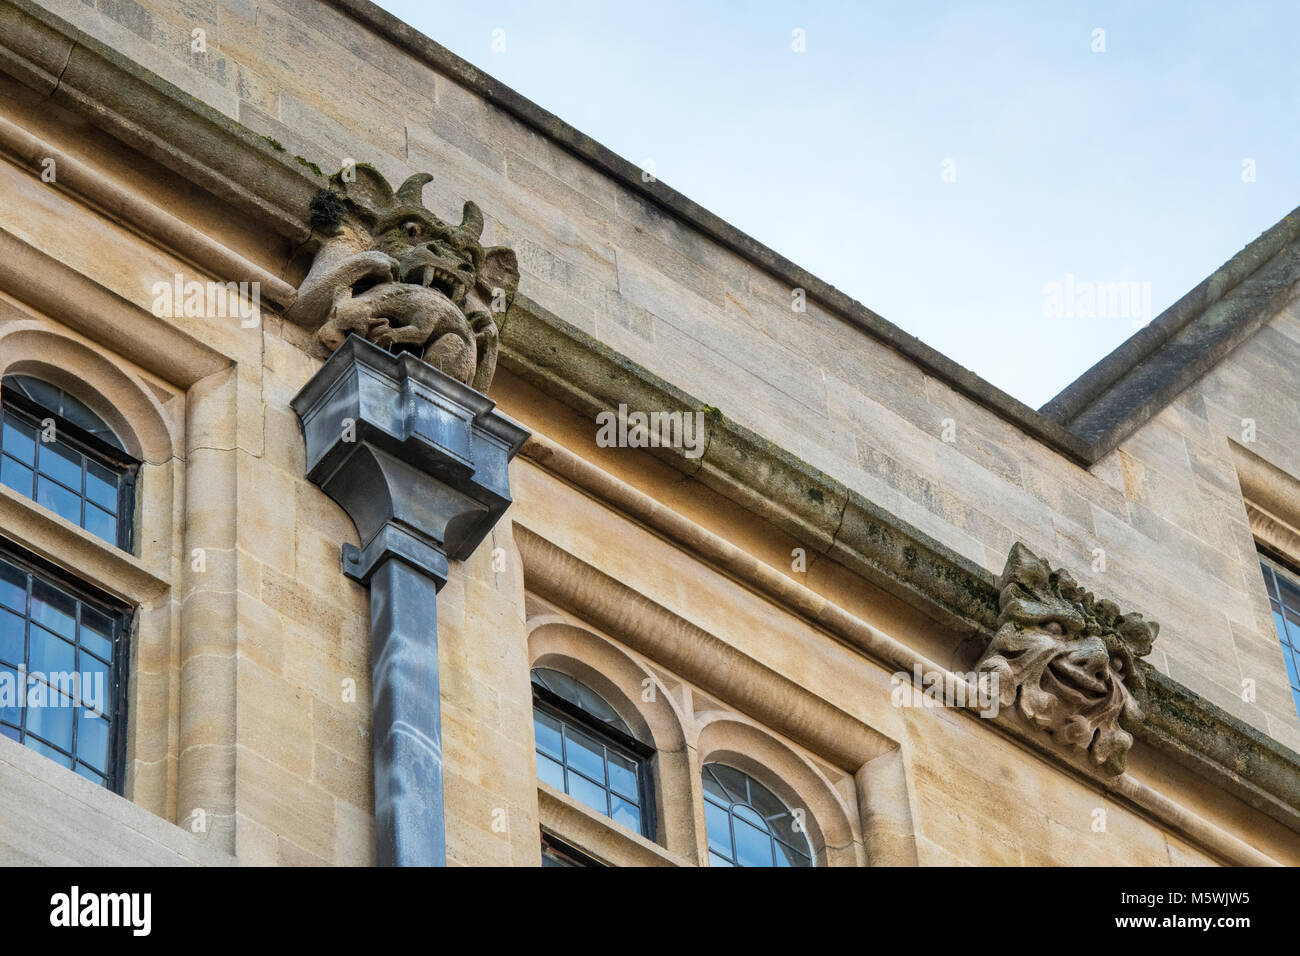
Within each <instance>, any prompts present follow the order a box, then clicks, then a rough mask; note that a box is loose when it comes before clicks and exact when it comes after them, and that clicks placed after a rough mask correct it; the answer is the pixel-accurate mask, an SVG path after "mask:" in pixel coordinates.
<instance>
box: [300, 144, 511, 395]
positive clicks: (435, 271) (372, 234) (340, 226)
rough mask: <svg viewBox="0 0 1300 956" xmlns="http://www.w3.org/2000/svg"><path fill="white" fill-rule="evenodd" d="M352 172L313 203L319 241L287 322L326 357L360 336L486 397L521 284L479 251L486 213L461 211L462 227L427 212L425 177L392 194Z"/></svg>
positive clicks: (468, 206)
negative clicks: (501, 319)
mask: <svg viewBox="0 0 1300 956" xmlns="http://www.w3.org/2000/svg"><path fill="white" fill-rule="evenodd" d="M353 172H354V173H355V175H354V176H353V177H351V178H344V177H343V175H342V173H339V174H336V175H335V176H333V177H331V179H330V185H331V188H330V189H329V190H322V191H321V192H320V193H318V194H317V197H316V200H314V201H313V203H312V226H313V228H314V230H315V232H314V233H313V235H319V236H320V237H321V241H320V245H319V247H318V248H317V251H316V254H315V258H314V259H313V261H312V265H311V269H310V271H309V272H308V274H307V277H306V278H305V279H304V280H303V282H302V284H301V286H300V287H299V289H298V298H297V300H296V301H295V303H294V305H293V306H292V307H291V308H290V309H289V310H288V311H287V312H286V317H287V318H289V319H290V320H291V321H293V322H296V323H299V324H301V325H305V326H307V327H309V328H311V329H314V330H315V331H316V340H317V341H318V342H319V343H320V344H321V345H322V346H323V347H324V348H325V349H327V350H330V351H332V350H334V349H336V348H338V347H339V346H340V345H342V344H343V341H344V339H346V338H347V336H348V335H351V334H356V335H360V336H362V337H363V338H366V339H369V340H370V341H371V342H374V343H375V344H377V345H379V346H381V347H383V348H387V349H391V350H394V351H409V352H414V353H415V354H416V355H418V356H420V357H421V358H423V359H424V360H425V361H426V362H428V363H429V364H431V365H434V366H435V367H437V368H439V369H441V370H442V371H443V372H445V373H447V374H448V375H450V376H452V377H453V378H456V379H457V380H459V381H461V382H464V383H465V384H467V385H470V386H471V387H473V388H476V389H478V390H479V391H481V392H485V391H487V388H488V386H489V385H490V384H491V381H492V376H493V373H494V371H495V369H496V355H497V337H498V328H497V322H498V318H497V316H499V315H500V314H501V313H503V312H505V311H506V309H508V308H509V306H510V301H511V300H512V299H513V298H514V294H515V290H516V289H517V288H518V285H519V267H518V263H517V261H516V259H515V254H514V253H513V252H511V251H510V250H509V249H506V248H503V247H499V246H497V247H490V248H484V247H483V245H482V244H481V242H480V238H481V236H482V234H483V227H484V220H483V213H482V212H481V211H480V210H479V208H478V206H476V205H475V204H474V203H472V202H467V203H465V206H464V210H463V211H462V214H461V223H460V225H451V224H450V223H447V222H444V221H443V220H442V219H440V218H438V217H437V216H436V215H434V214H433V213H432V212H430V211H429V210H428V209H426V208H425V207H424V203H423V200H422V198H421V194H422V191H423V189H424V186H425V184H426V183H428V182H429V181H430V180H431V179H432V177H431V176H429V175H428V174H427V173H420V174H417V175H415V176H412V177H410V178H409V179H407V180H406V182H404V183H402V185H401V186H400V187H399V188H398V189H397V190H396V191H394V190H393V189H392V188H391V187H390V186H389V185H388V182H387V181H386V180H385V179H384V178H383V176H381V175H380V174H379V173H378V171H376V170H375V169H373V168H372V167H370V166H367V165H365V164H359V165H357V166H356V167H355V168H354V170H353Z"/></svg>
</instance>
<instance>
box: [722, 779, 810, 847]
mask: <svg viewBox="0 0 1300 956" xmlns="http://www.w3.org/2000/svg"><path fill="white" fill-rule="evenodd" d="M703 777H704V818H705V825H706V828H707V831H708V837H709V865H710V866H812V849H811V847H810V846H809V844H808V838H807V836H806V835H805V834H804V828H803V826H802V825H801V821H800V820H799V819H798V818H797V817H796V816H795V814H793V813H791V812H790V809H789V808H788V807H787V806H786V805H785V804H784V803H782V802H781V799H780V798H779V797H778V796H777V795H776V794H774V793H773V792H772V791H771V790H769V789H767V787H765V786H763V785H762V784H761V783H759V782H758V781H757V780H755V779H754V778H753V777H750V776H748V775H746V774H743V773H741V772H740V771H739V770H736V769H735V768H733V767H728V766H726V765H725V764H720V763H708V764H705V765H704V772H703Z"/></svg>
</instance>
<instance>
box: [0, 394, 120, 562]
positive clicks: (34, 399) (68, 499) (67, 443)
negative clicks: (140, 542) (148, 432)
mask: <svg viewBox="0 0 1300 956" xmlns="http://www.w3.org/2000/svg"><path fill="white" fill-rule="evenodd" d="M0 406H3V416H2V417H3V428H2V429H0V482H2V483H4V484H5V485H8V486H9V487H10V488H12V489H14V490H15V491H17V492H19V493H20V494H23V495H26V496H27V497H28V498H31V499H32V500H34V501H35V502H36V503H37V504H39V505H43V506H44V507H46V508H49V509H50V510H51V511H53V512H54V513H55V514H58V515H60V516H62V517H64V518H67V519H68V520H69V521H71V522H72V523H73V524H76V525H78V526H79V527H82V528H85V529H86V530H87V531H89V532H90V533H91V534H94V535H97V536H98V537H100V538H103V539H104V540H105V541H107V542H109V543H110V544H114V545H117V546H118V547H119V548H122V549H123V550H126V551H130V550H131V533H132V530H133V528H132V525H133V518H134V512H135V477H136V472H137V470H138V466H139V463H138V462H136V461H135V460H134V459H132V458H131V457H130V456H129V455H128V454H127V453H126V451H125V449H124V448H123V447H122V442H121V441H120V440H119V439H118V437H117V436H116V435H114V434H113V430H112V429H111V428H109V427H108V425H106V424H105V423H104V421H103V419H101V418H100V417H99V416H98V415H96V414H95V413H94V412H92V411H91V410H90V409H89V408H88V407H86V405H85V404H84V403H82V402H81V401H79V400H78V399H76V398H74V397H73V396H71V395H69V394H68V393H67V392H65V391H63V390H62V389H60V388H56V387H55V386H53V385H50V384H49V383H48V382H42V381H41V380H39V379H35V378H32V377H31V376H28V375H6V376H5V377H4V380H3V382H2V383H0Z"/></svg>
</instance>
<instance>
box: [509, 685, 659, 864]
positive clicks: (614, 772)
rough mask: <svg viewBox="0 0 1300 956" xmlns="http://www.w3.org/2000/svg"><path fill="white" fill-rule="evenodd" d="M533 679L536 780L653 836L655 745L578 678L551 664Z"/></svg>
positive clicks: (617, 820)
mask: <svg viewBox="0 0 1300 956" xmlns="http://www.w3.org/2000/svg"><path fill="white" fill-rule="evenodd" d="M531 677H532V687H533V732H534V739H535V742H536V757H537V776H538V779H540V780H542V781H543V782H545V783H548V784H550V785H551V786H553V787H555V788H556V789H557V790H560V791H562V792H564V793H566V794H568V795H569V796H571V797H573V798H574V799H575V800H578V801H579V802H580V803H583V804H585V805H586V806H588V807H590V808H591V809H593V810H595V811H596V812H597V813H600V814H602V815H604V816H607V817H609V818H610V819H611V820H613V821H614V822H615V823H618V824H620V825H622V826H625V827H627V828H628V829H629V830H632V831H633V832H635V833H639V834H641V835H642V836H647V837H650V838H651V839H653V837H654V832H655V822H654V808H653V806H652V800H651V797H650V794H651V792H652V791H651V787H650V758H651V757H652V756H653V755H654V749H653V748H652V747H650V746H649V745H647V744H646V743H644V742H643V741H641V740H638V739H637V738H636V737H635V736H634V735H633V734H632V731H631V728H629V727H628V725H627V722H626V721H624V720H623V718H622V717H620V716H619V714H618V712H617V711H616V710H615V709H614V708H613V707H612V706H610V704H609V702H608V701H606V700H605V699H604V698H603V697H601V696H600V695H599V694H597V693H596V692H595V691H594V690H592V689H591V688H590V687H588V686H587V685H586V684H584V683H582V682H581V681H579V680H577V679H576V678H574V677H571V676H569V675H568V674H565V673H563V672H562V671H558V670H554V669H552V668H549V667H534V668H533V669H532V672H531Z"/></svg>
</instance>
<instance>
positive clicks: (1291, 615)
mask: <svg viewBox="0 0 1300 956" xmlns="http://www.w3.org/2000/svg"><path fill="white" fill-rule="evenodd" d="M1260 569H1261V570H1262V571H1263V572H1264V585H1265V587H1266V589H1267V590H1268V603H1269V606H1270V607H1271V608H1272V609H1273V626H1274V627H1275V628H1276V629H1277V636H1278V640H1279V641H1281V642H1282V661H1283V664H1284V665H1285V666H1286V676H1287V682H1288V683H1289V684H1290V685H1291V699H1292V700H1293V701H1294V702H1295V705H1296V711H1297V713H1300V584H1297V581H1296V579H1295V578H1294V576H1293V572H1291V571H1290V570H1289V569H1288V568H1286V567H1285V566H1283V565H1282V564H1281V563H1279V562H1276V561H1272V560H1270V559H1268V558H1261V560H1260Z"/></svg>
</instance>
